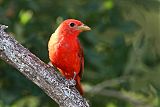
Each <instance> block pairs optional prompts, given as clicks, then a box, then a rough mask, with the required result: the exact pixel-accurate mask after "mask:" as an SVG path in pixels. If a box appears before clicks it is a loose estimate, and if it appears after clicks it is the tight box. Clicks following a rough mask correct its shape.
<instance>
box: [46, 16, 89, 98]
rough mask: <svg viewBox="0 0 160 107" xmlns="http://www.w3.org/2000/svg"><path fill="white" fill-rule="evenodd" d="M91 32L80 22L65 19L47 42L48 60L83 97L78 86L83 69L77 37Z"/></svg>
mask: <svg viewBox="0 0 160 107" xmlns="http://www.w3.org/2000/svg"><path fill="white" fill-rule="evenodd" d="M88 30H91V29H90V28H89V27H88V26H86V25H84V24H83V23H82V22H81V21H78V20H75V19H67V20H65V21H64V22H62V23H61V24H60V26H59V27H58V28H57V29H56V31H55V33H53V34H52V36H51V37H50V40H49V42H48V50H49V58H50V61H51V63H52V64H53V65H55V66H56V67H57V68H58V69H59V70H60V72H61V73H62V75H64V76H65V77H66V79H74V80H75V81H76V88H77V90H78V91H79V92H80V94H81V95H83V90H82V87H81V84H80V80H81V77H82V73H83V69H84V55H83V49H82V47H81V45H80V42H79V40H78V36H79V34H80V33H81V32H83V31H88Z"/></svg>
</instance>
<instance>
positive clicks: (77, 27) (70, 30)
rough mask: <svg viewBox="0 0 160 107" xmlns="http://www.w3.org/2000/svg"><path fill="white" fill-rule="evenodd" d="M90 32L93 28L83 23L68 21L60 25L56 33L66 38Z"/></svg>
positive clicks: (73, 20)
mask: <svg viewBox="0 0 160 107" xmlns="http://www.w3.org/2000/svg"><path fill="white" fill-rule="evenodd" d="M88 30H91V28H90V27H88V26H86V25H85V24H83V23H82V22H81V21H79V20H75V19H67V20H65V21H63V22H62V23H61V24H60V26H59V27H58V29H57V30H56V32H57V33H60V34H63V35H66V36H72V35H73V36H78V35H79V33H80V32H83V31H88Z"/></svg>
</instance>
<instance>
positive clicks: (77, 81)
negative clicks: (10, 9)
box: [76, 76, 83, 95]
mask: <svg viewBox="0 0 160 107" xmlns="http://www.w3.org/2000/svg"><path fill="white" fill-rule="evenodd" d="M80 80H81V79H80V77H79V76H77V78H76V88H77V90H78V91H79V93H80V94H81V95H83V89H82V85H81V83H80Z"/></svg>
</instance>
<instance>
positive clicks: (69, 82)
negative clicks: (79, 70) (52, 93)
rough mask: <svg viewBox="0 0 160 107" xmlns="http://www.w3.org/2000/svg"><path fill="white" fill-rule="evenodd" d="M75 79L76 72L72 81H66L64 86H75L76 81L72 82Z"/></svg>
mask: <svg viewBox="0 0 160 107" xmlns="http://www.w3.org/2000/svg"><path fill="white" fill-rule="evenodd" d="M75 77H76V72H74V76H73V78H72V79H68V80H67V81H66V83H65V84H66V85H67V86H75V85H76V81H75V80H74V79H75Z"/></svg>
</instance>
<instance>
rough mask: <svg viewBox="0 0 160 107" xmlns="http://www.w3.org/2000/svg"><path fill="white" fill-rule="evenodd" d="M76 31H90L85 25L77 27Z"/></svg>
mask: <svg viewBox="0 0 160 107" xmlns="http://www.w3.org/2000/svg"><path fill="white" fill-rule="evenodd" d="M77 29H78V30H81V31H89V30H91V28H90V27H88V26H87V25H84V24H83V25H81V26H78V27H77Z"/></svg>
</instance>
